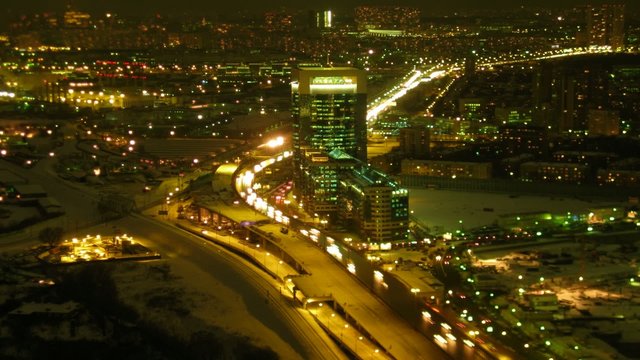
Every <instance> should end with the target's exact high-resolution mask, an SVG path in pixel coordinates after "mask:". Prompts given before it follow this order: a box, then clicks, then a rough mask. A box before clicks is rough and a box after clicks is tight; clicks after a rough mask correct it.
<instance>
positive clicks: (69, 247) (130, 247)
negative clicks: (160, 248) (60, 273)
mask: <svg viewBox="0 0 640 360" xmlns="http://www.w3.org/2000/svg"><path fill="white" fill-rule="evenodd" d="M157 257H159V255H158V254H157V253H156V252H153V251H151V250H149V249H148V248H146V247H145V246H143V245H141V244H140V243H139V242H136V241H135V240H134V239H133V237H132V236H129V235H127V234H122V235H113V236H101V235H99V234H98V235H86V236H85V237H82V238H72V239H66V240H64V241H63V242H62V243H60V244H59V245H57V246H55V247H53V248H51V249H49V250H48V251H46V252H44V253H42V254H40V255H39V256H38V258H40V259H41V260H43V261H46V262H49V263H53V264H56V263H61V264H69V263H77V262H85V261H103V260H124V259H141V258H157Z"/></svg>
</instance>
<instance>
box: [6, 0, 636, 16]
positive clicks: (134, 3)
mask: <svg viewBox="0 0 640 360" xmlns="http://www.w3.org/2000/svg"><path fill="white" fill-rule="evenodd" d="M6 2H7V1H5V2H3V4H2V10H0V14H1V16H2V18H4V19H7V18H12V17H15V16H16V15H18V14H22V13H31V12H36V11H59V10H61V9H64V7H65V5H72V6H73V7H74V8H75V9H78V10H81V11H87V12H91V13H95V12H107V11H111V12H116V13H120V14H125V15H147V14H152V13H160V14H176V15H177V14H182V13H189V14H202V15H224V14H227V15H232V14H237V13H238V12H244V13H259V12H261V11H264V10H269V9H277V8H281V7H286V8H294V9H310V8H316V9H324V8H330V9H333V10H336V11H338V12H340V11H345V12H348V13H349V14H352V11H353V7H355V6H358V5H364V4H366V5H374V4H375V5H384V4H403V5H410V6H416V7H419V8H420V9H422V11H423V14H424V15H426V16H428V15H429V14H430V13H433V14H434V15H442V14H447V13H453V12H455V11H460V10H465V9H487V10H491V9H507V10H512V9H515V8H517V7H518V6H520V5H524V4H526V5H527V6H540V7H550V8H570V7H573V6H577V5H584V4H587V3H589V4H601V3H614V2H615V3H626V4H627V8H628V10H630V11H633V12H635V11H637V10H638V9H639V8H640V2H639V1H631V0H626V1H589V2H585V1H579V0H578V1H575V0H564V1H561V0H528V1H526V2H525V1H520V2H518V1H513V0H484V1H483V0H450V1H442V0H406V1H402V2H400V1H390V0H386V1H385V0H368V1H363V0H325V1H309V0H297V1H294V0H238V1H222V0H108V1H107V0H98V1H96V0H12V1H10V2H8V3H6Z"/></svg>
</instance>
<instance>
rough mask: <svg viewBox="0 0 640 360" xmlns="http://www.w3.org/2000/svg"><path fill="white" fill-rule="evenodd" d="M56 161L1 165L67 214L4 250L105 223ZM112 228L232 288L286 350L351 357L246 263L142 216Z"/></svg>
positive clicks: (197, 276) (188, 275) (192, 276)
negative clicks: (52, 229) (53, 231)
mask: <svg viewBox="0 0 640 360" xmlns="http://www.w3.org/2000/svg"><path fill="white" fill-rule="evenodd" d="M74 145H75V144H74V141H67V142H66V143H65V146H64V149H60V150H59V152H66V151H72V150H71V149H73V148H74ZM53 161H54V159H44V160H42V161H40V162H39V163H38V164H36V166H35V167H33V168H31V169H25V168H23V167H20V166H17V165H15V164H12V163H9V162H6V161H0V168H7V169H9V170H10V171H12V172H14V173H16V174H18V175H20V176H22V177H24V178H25V179H28V180H29V182H30V183H33V184H40V185H42V186H43V187H44V188H45V190H46V191H47V193H48V194H49V195H50V196H53V197H54V198H56V199H58V200H59V202H60V203H61V204H62V205H63V207H64V209H65V210H66V214H65V215H64V216H62V217H58V218H55V219H51V220H49V221H47V222H43V223H39V224H36V225H35V226H33V227H31V228H30V229H28V230H26V231H22V232H17V233H13V234H8V235H4V236H3V237H2V239H0V246H1V247H2V249H3V251H7V250H16V249H24V248H26V247H28V246H31V245H33V244H35V243H37V242H38V241H37V233H38V231H39V229H41V228H44V227H46V226H63V227H64V228H65V234H66V235H67V236H71V235H77V234H78V230H80V231H84V230H81V229H82V228H85V227H87V226H89V225H96V224H98V223H99V214H98V213H97V210H96V205H95V201H96V200H97V197H98V192H97V191H96V190H94V189H91V188H89V187H84V186H81V185H78V184H74V183H71V182H67V181H64V180H62V179H60V178H58V177H57V175H55V173H53V171H52V169H51V166H52V163H53ZM107 225H108V226H109V227H111V226H116V227H117V228H118V229H120V230H121V231H123V232H126V233H128V234H131V235H134V236H135V237H136V238H138V239H144V240H143V241H141V242H142V243H143V244H144V245H145V246H148V247H149V248H151V249H153V250H154V251H157V252H159V253H160V254H161V255H162V257H163V258H164V259H167V261H168V263H169V264H170V265H171V268H172V271H174V272H175V273H177V274H180V275H182V278H183V279H185V281H187V282H188V283H190V284H191V285H193V286H194V287H195V288H196V289H197V288H206V287H208V286H209V285H208V284H213V283H216V282H221V283H223V284H224V285H225V286H226V287H228V288H229V289H232V290H233V291H234V292H235V293H237V294H238V296H239V297H240V298H241V299H242V301H243V302H244V303H245V306H246V309H247V311H248V313H247V314H244V313H243V314H237V316H238V321H242V322H254V323H255V326H254V327H255V328H256V329H257V330H260V329H262V330H261V331H264V332H267V333H270V335H269V336H268V338H271V339H272V338H274V337H277V338H278V341H280V342H281V344H280V347H282V346H289V347H291V348H292V349H293V350H294V351H295V353H297V354H300V355H301V358H304V359H345V355H344V354H343V353H342V351H341V350H340V349H339V348H338V347H337V346H336V345H335V344H334V343H333V342H332V340H330V339H329V338H328V336H326V334H325V333H324V331H322V329H321V328H320V327H319V326H318V325H317V324H316V323H315V321H314V320H313V319H312V318H311V315H310V314H308V313H307V312H306V311H301V309H299V308H298V307H296V306H294V305H293V304H291V303H290V302H289V301H288V300H287V298H285V297H282V296H279V295H277V296H276V294H275V291H274V289H276V288H277V287H276V286H274V284H273V279H271V278H269V277H267V276H266V275H264V274H263V273H262V272H260V271H259V270H257V269H256V268H255V267H253V266H251V265H250V264H249V263H248V262H246V261H245V260H244V259H242V258H240V257H237V256H235V255H232V254H230V253H226V252H224V251H222V250H221V249H220V248H218V247H216V246H214V245H212V244H211V243H209V242H205V241H203V240H202V239H201V238H199V237H197V236H194V235H192V234H190V233H187V232H184V231H182V230H179V229H177V228H175V227H174V226H172V225H168V224H166V223H163V222H160V221H158V220H155V219H150V218H147V217H145V216H142V215H137V214H134V215H130V216H127V217H125V218H122V219H120V220H117V221H113V222H110V223H108V224H105V226H107ZM100 226H102V225H100ZM267 294H273V295H272V296H271V295H269V296H268V295H267ZM265 300H268V302H265ZM253 319H255V320H253ZM212 325H215V324H212ZM287 344H288V345H287Z"/></svg>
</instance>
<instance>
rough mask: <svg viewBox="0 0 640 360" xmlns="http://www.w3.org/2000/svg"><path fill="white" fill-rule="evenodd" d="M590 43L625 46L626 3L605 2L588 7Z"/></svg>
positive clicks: (617, 46) (617, 47)
mask: <svg viewBox="0 0 640 360" xmlns="http://www.w3.org/2000/svg"><path fill="white" fill-rule="evenodd" d="M586 21H587V29H586V31H587V41H588V45H601V46H602V45H609V46H611V47H612V48H614V49H620V48H622V47H623V46H624V5H623V4H605V5H600V6H588V7H587V9H586Z"/></svg>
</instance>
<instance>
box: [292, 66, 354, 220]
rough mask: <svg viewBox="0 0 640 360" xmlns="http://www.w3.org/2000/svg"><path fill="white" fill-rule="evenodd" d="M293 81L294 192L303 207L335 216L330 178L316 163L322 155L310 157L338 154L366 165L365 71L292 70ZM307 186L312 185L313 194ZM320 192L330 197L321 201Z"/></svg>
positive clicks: (352, 69)
mask: <svg viewBox="0 0 640 360" xmlns="http://www.w3.org/2000/svg"><path fill="white" fill-rule="evenodd" d="M292 78H293V81H292V83H291V102H292V110H291V113H292V116H293V164H294V173H293V179H294V182H295V185H296V186H295V192H296V193H297V194H298V195H299V196H301V199H302V201H303V204H305V205H308V206H310V207H307V210H309V211H312V212H314V213H315V212H322V211H324V210H326V211H335V206H336V205H337V203H336V197H335V194H334V191H335V190H336V189H335V187H336V184H335V183H333V182H332V180H331V179H332V176H324V175H322V176H319V175H318V171H317V170H318V169H317V168H318V166H319V164H320V163H318V162H317V161H316V160H318V159H320V158H322V156H321V157H318V156H309V154H312V153H325V154H327V153H330V152H331V151H333V150H340V151H343V152H344V153H346V154H348V155H350V156H352V157H353V158H355V159H358V160H361V161H363V162H366V161H367V129H366V111H367V110H366V107H367V103H366V102H367V89H366V77H365V72H364V71H362V70H358V69H354V68H322V67H309V68H300V69H296V70H294V71H293V73H292ZM314 159H315V160H314ZM312 160H314V161H312ZM321 168H322V169H325V168H326V169H329V168H330V167H326V166H325V165H322V166H321ZM323 171H324V170H323ZM327 171H329V170H327ZM325 175H326V174H325ZM325 180H326V181H325ZM309 184H313V189H311V187H310V186H309ZM330 188H331V189H330ZM320 193H323V194H324V193H326V194H327V196H328V197H329V198H327V199H320V198H319V196H320V197H321V194H320ZM320 204H324V205H323V206H320Z"/></svg>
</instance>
